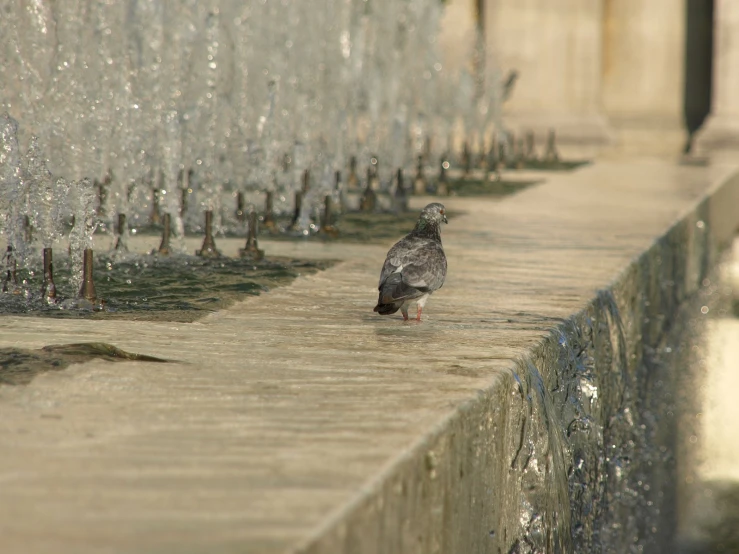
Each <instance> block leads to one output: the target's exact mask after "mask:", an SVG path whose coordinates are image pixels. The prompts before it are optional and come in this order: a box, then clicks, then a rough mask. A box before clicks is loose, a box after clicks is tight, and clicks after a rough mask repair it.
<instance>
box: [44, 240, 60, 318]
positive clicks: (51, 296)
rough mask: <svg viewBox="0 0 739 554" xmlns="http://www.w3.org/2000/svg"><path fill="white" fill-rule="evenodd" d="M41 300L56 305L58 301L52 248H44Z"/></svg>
mask: <svg viewBox="0 0 739 554" xmlns="http://www.w3.org/2000/svg"><path fill="white" fill-rule="evenodd" d="M41 298H42V299H43V300H44V301H45V302H46V303H47V304H55V303H56V301H57V300H56V283H54V264H53V262H52V250H51V248H44V281H43V283H42V284H41Z"/></svg>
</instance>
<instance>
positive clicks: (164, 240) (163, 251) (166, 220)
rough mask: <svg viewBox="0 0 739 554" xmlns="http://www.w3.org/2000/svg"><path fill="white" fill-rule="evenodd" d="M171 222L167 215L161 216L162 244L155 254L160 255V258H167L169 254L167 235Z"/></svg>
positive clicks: (170, 217)
mask: <svg viewBox="0 0 739 554" xmlns="http://www.w3.org/2000/svg"><path fill="white" fill-rule="evenodd" d="M171 221H172V216H171V215H169V214H168V213H165V214H163V215H162V226H163V228H162V242H161V243H160V244H159V250H157V253H159V254H161V255H162V256H169V254H170V250H169V235H170V224H171Z"/></svg>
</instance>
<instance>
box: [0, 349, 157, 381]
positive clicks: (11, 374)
mask: <svg viewBox="0 0 739 554" xmlns="http://www.w3.org/2000/svg"><path fill="white" fill-rule="evenodd" d="M94 359H100V360H105V361H109V362H122V361H126V360H128V361H140V362H161V363H166V362H167V360H164V359H161V358H157V357H155V356H147V355H144V354H135V353H132V352H126V351H125V350H121V349H120V348H116V347H115V346H113V345H111V344H106V343H102V342H90V343H78V344H57V345H53V346H44V347H43V348H40V349H38V350H32V349H26V348H0V384H2V385H27V384H29V383H30V382H31V381H32V380H33V378H34V377H36V376H37V375H38V374H40V373H44V372H47V371H61V370H63V369H66V368H67V367H68V366H69V365H70V364H81V363H85V362H88V361H90V360H94Z"/></svg>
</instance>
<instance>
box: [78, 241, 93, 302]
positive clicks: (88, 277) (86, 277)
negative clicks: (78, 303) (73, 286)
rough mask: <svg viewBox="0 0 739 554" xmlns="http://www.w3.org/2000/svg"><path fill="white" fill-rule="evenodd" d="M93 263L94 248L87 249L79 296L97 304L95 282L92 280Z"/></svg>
mask: <svg viewBox="0 0 739 554" xmlns="http://www.w3.org/2000/svg"><path fill="white" fill-rule="evenodd" d="M92 261H93V260H92V248H85V252H84V260H83V264H82V287H80V293H79V295H78V296H79V297H80V298H84V299H85V300H89V301H90V302H95V300H96V299H97V295H96V294H95V282H94V281H93V279H92Z"/></svg>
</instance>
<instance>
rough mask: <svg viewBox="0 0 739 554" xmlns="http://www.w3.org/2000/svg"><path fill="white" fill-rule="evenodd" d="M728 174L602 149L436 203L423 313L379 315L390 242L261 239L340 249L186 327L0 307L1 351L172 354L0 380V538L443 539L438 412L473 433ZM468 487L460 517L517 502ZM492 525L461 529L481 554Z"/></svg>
mask: <svg viewBox="0 0 739 554" xmlns="http://www.w3.org/2000/svg"><path fill="white" fill-rule="evenodd" d="M732 173H733V168H732V167H728V166H718V167H709V168H700V167H678V166H675V165H669V164H666V163H661V162H651V161H643V162H634V163H603V164H596V165H594V166H590V167H586V168H583V169H581V170H578V171H576V172H574V173H571V174H562V175H561V176H555V177H551V178H550V179H549V180H548V182H546V183H545V184H543V185H541V186H538V187H534V188H532V189H528V190H526V191H524V192H522V193H521V194H519V195H517V196H515V197H510V198H507V199H503V200H495V199H482V198H480V199H477V198H475V199H470V198H466V199H461V198H448V199H445V200H444V202H445V203H446V205H447V208H449V209H450V210H454V211H456V212H460V213H463V214H464V215H461V216H459V217H456V218H454V219H452V220H451V222H450V224H449V225H447V226H445V227H444V229H443V241H444V245H445V249H446V251H447V255H448V258H449V274H448V278H447V282H446V284H445V286H444V287H443V288H442V289H441V290H440V291H438V292H437V293H436V294H435V295H434V296H433V297H432V298H431V299H430V301H429V302H428V304H427V306H426V309H425V310H424V315H425V320H424V321H423V322H422V323H421V324H415V323H403V322H402V320H401V318H400V316H399V315H398V316H396V317H380V316H377V315H376V314H374V313H372V307H373V306H374V302H375V300H376V281H377V277H378V275H379V269H380V266H381V264H382V262H383V259H384V255H385V252H386V250H387V248H388V247H389V246H390V244H388V245H383V246H372V245H322V244H302V245H293V244H286V243H278V242H268V241H263V242H260V245H261V247H262V248H264V249H265V250H266V252H267V255H270V254H272V255H276V254H294V255H300V256H306V257H307V256H316V257H319V256H320V257H327V258H333V259H342V260H344V261H343V262H342V263H338V264H336V265H335V266H333V267H331V268H330V269H328V270H326V271H323V272H319V273H318V274H315V275H311V276H307V277H301V278H299V279H297V280H296V281H294V282H293V283H292V284H291V285H289V286H286V287H282V288H278V289H275V290H274V291H272V292H270V293H268V294H263V295H262V296H259V297H252V298H248V299H246V300H244V301H243V302H240V303H238V304H236V305H234V306H232V307H231V308H229V309H226V310H223V311H220V312H217V313H214V314H212V315H210V316H208V317H206V318H204V319H202V320H200V321H198V322H195V323H189V324H183V323H157V322H141V321H136V322H129V321H125V320H116V321H110V322H101V321H85V320H51V319H39V318H31V317H2V318H1V319H0V347H23V348H40V347H42V346H45V345H50V344H63V343H72V342H82V341H102V342H107V343H111V344H113V345H115V346H117V347H119V348H122V349H124V350H127V351H130V352H136V353H140V354H149V355H154V356H158V357H163V358H167V359H171V360H176V363H170V364H154V363H146V362H126V363H109V362H104V361H91V362H89V363H85V364H81V365H75V366H71V367H69V368H68V369H66V370H64V371H60V372H50V373H46V374H42V375H39V376H38V377H36V378H35V379H34V380H33V381H32V382H31V383H30V384H29V385H28V386H16V387H11V386H0V451H2V453H3V454H2V456H0V551H1V552H3V553H15V552H18V553H27V554H34V553H42V552H49V553H52V552H53V553H57V554H58V553H75V554H85V553H88V552H89V553H92V552H95V553H100V552H116V553H120V552H130V553H137V554H138V553H149V552H151V553H153V552H178V553H206V552H207V553H216V552H218V553H220V552H249V553H251V552H254V553H265V554H268V553H273V552H298V551H305V552H360V551H361V552H378V553H380V552H382V553H388V552H416V551H417V552H451V551H453V550H450V548H451V547H449V545H450V544H456V543H454V542H453V540H452V539H449V538H448V537H447V536H446V534H449V533H450V532H453V527H454V525H455V521H456V520H455V519H454V518H455V515H454V514H450V513H449V510H448V509H446V508H448V507H445V505H444V504H443V500H440V498H439V497H435V496H433V495H431V496H424V495H425V494H426V493H425V492H424V491H428V490H434V489H427V488H424V487H426V485H425V484H424V483H427V482H428V481H429V480H434V479H442V476H441V475H440V474H437V467H438V466H437V458H438V456H440V455H441V454H439V452H438V451H437V450H435V448H438V446H434V445H438V444H439V441H440V440H442V439H443V440H446V441H447V442H446V443H445V444H446V445H447V448H449V449H458V450H459V452H460V453H462V454H464V452H467V450H466V449H468V447H469V444H468V443H467V442H465V437H464V436H462V435H460V434H456V435H453V436H452V435H450V436H446V435H447V434H448V432H449V429H450V428H452V427H453V425H452V423H451V422H455V421H456V422H457V423H454V425H455V426H456V425H457V424H459V425H462V426H463V427H464V425H467V426H468V427H469V429H470V434H471V435H472V434H474V433H475V432H477V431H476V430H477V429H478V422H476V421H474V419H472V416H471V415H469V417H468V415H466V414H472V412H474V406H475V403H476V402H478V401H479V400H480V399H481V398H483V397H485V398H494V399H495V401H496V402H498V403H503V402H505V401H506V398H508V395H510V394H511V389H510V386H511V385H510V382H511V379H510V376H511V372H510V370H511V368H512V367H513V364H514V361H515V360H517V359H521V358H522V357H524V356H526V355H527V354H528V353H530V352H531V350H532V349H533V348H534V347H536V346H537V344H539V343H540V341H541V340H542V338H543V337H545V336H547V335H548V333H549V332H550V330H551V329H552V328H553V327H554V326H555V325H557V324H558V323H559V322H561V321H562V320H563V319H564V318H568V317H569V316H571V315H572V314H574V313H576V312H578V311H580V310H582V309H583V308H584V307H585V306H586V305H587V303H588V302H589V301H590V300H591V299H592V298H593V297H594V295H595V293H596V291H598V290H599V289H604V288H608V287H609V285H610V284H611V283H612V282H613V281H614V280H615V279H616V278H617V277H618V276H619V275H620V274H621V273H622V272H623V271H624V270H625V268H626V267H627V266H628V264H629V263H630V262H631V261H632V260H633V259H634V258H635V257H636V256H638V255H639V254H640V253H642V252H643V251H644V250H645V249H647V248H649V247H650V246H651V245H652V243H653V242H654V241H655V239H656V238H657V237H659V236H661V235H662V234H664V233H665V231H666V230H667V229H668V228H669V227H670V226H671V225H672V224H673V223H674V222H676V221H677V220H678V219H679V218H680V217H682V216H684V215H685V214H686V213H689V212H690V211H691V210H692V209H693V207H694V205H695V204H696V202H697V201H698V200H699V199H701V198H702V197H703V196H704V195H706V193H707V192H708V191H710V190H711V188H712V187H715V186H718V185H720V184H723V183H724V181H725V180H726V179H727V177H728V176H729V175H730V174H732ZM724 188H726V187H724ZM736 188H737V187H736V186H734V187H733V188H732V191H733V192H732V194H734V198H736V196H737V193H736V190H735V189H736ZM427 200H429V199H422V198H414V200H413V205H414V207H415V208H419V207H420V206H422V205H423V204H425V203H426V201H427ZM724 219H726V218H724ZM738 219H739V218H738ZM735 223H736V221H734V222H727V223H726V225H727V226H728V225H730V224H735ZM731 230H732V231H733V228H732V229H731ZM727 233H728V230H727V231H725V232H724V234H727ZM155 242H156V241H155ZM196 242H197V241H196ZM218 245H219V247H220V248H222V249H223V250H224V251H225V253H226V254H229V253H230V254H233V253H235V251H236V248H238V247H239V246H241V241H225V240H220V241H218ZM143 249H144V247H143V246H142V251H143ZM496 391H497V392H496ZM516 394H517V393H516ZM490 395H492V396H490ZM460 421H461V422H462V423H459V422H460ZM488 424H489V425H491V426H494V425H495V422H490V421H488V422H487V423H485V422H480V423H479V429H480V430H483V427H484V426H485V425H488ZM454 428H455V429H458V428H460V427H454ZM485 428H486V429H488V428H487V427H485ZM496 428H497V427H496ZM489 429H493V427H490V428H489ZM490 432H491V433H493V432H494V431H490ZM501 432H502V431H501ZM492 440H493V441H495V440H496V439H495V437H493V439H492ZM501 444H502V443H501ZM501 448H504V446H501ZM477 455H478V454H475V453H474V452H471V451H470V452H468V455H467V457H466V458H469V459H470V460H471V461H470V462H469V467H468V466H465V467H468V470H469V471H470V472H475V471H476V467H477V466H476V465H475V456H477ZM499 455H501V456H503V455H505V456H509V453H506V452H499ZM462 458H465V456H463V455H462ZM466 458H465V459H466ZM460 472H462V469H460ZM400 473H403V475H406V476H407V477H404V480H403V481H402V485H397V483H399V481H396V480H394V476H395V475H396V474H400ZM416 474H417V478H416V477H414V475H416ZM393 483H394V484H393ZM389 484H393V487H395V485H397V490H396V489H395V488H393V489H392V490H391V489H390V488H388V487H389V486H390V485H389ZM393 494H394V495H400V496H403V495H408V496H413V495H417V496H418V498H417V500H416V501H414V502H411V505H412V506H417V507H418V508H417V509H418V510H419V514H420V512H421V511H422V507H424V506H427V507H428V506H430V508H429V513H430V514H431V515H430V516H428V517H430V518H431V520H424V521H430V523H424V525H425V526H426V527H424V528H419V527H418V525H416V524H415V523H414V513H413V512H412V511H411V512H407V511H406V512H404V513H398V512H394V511H392V509H390V504H389V503H388V502H387V501H386V500H385V499H386V498H389V497H390V496H391V495H393ZM481 494H482V496H483V497H485V495H487V498H483V500H480V498H479V497H474V496H473V497H471V499H467V500H464V499H462V500H459V501H458V504H455V506H461V508H459V509H457V508H455V513H456V512H458V511H459V510H460V509H461V510H462V512H459V513H458V514H457V515H458V516H460V517H462V516H463V515H464V512H463V510H464V509H465V507H464V506H465V503H470V502H471V503H473V504H474V503H475V502H480V501H482V502H488V503H490V504H491V505H492V507H490V508H489V509H491V510H497V509H498V508H497V506H506V505H508V504H510V503H515V502H516V499H515V498H507V497H506V489H505V487H502V486H501V487H495V486H491V488H490V489H489V490H487V491H481ZM475 498H477V500H475ZM435 503H439V504H438V505H436V504H435ZM423 509H424V510H425V509H426V508H423ZM359 513H361V514H363V515H362V516H361V518H359V519H356V518H357V517H358V516H357V514H359ZM366 514H374V515H372V516H371V517H370V515H366ZM424 514H425V512H424ZM514 515H515V513H514ZM424 517H426V516H424ZM434 518H436V519H434ZM361 521H366V522H367V525H368V527H366V528H365V527H363V526H362V524H361ZM370 522H373V523H372V525H370ZM377 522H379V523H377ZM383 522H384V523H383ZM450 529H451V530H450ZM490 536H492V534H491V535H490ZM490 536H488V529H486V528H481V529H479V537H477V536H476V537H474V538H472V539H469V541H472V542H469V541H468V543H465V544H470V545H472V546H470V548H476V549H477V550H476V551H480V552H482V551H488V549H491V548H492V547H491V546H489V545H490V544H493V543H492V541H491V538H490ZM450 540H452V542H449V541H450ZM496 540H498V539H496ZM500 540H501V541H502V540H503V539H502V538H500ZM475 541H477V542H475ZM486 541H487V542H486ZM358 545H361V548H360V546H358ZM480 545H483V546H484V548H483V546H480ZM485 545H487V546H485ZM457 551H461V550H457ZM467 551H471V550H467ZM491 551H492V550H491Z"/></svg>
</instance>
